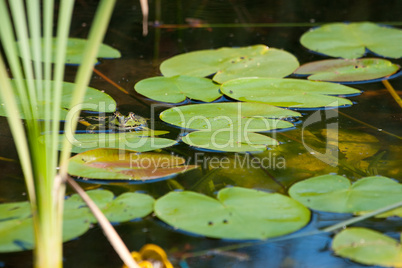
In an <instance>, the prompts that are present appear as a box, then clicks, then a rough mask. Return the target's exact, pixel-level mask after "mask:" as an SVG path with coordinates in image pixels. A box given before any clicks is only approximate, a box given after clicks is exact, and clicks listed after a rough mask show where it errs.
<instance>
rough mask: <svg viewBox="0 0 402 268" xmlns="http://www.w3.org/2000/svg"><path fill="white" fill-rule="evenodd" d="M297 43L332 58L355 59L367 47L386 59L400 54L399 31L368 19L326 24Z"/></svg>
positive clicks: (400, 38) (400, 35)
mask: <svg viewBox="0 0 402 268" xmlns="http://www.w3.org/2000/svg"><path fill="white" fill-rule="evenodd" d="M300 42H301V43H302V45H303V46H305V47H307V48H308V49H311V50H313V51H316V52H318V53H321V54H325V55H328V56H332V57H341V58H346V59H356V58H360V57H362V56H363V55H364V54H365V53H366V49H369V50H370V51H372V52H374V53H375V54H377V55H381V56H384V57H388V58H400V57H402V48H401V46H400V45H399V44H401V43H402V30H400V29H397V28H392V27H388V26H383V25H378V24H375V23H371V22H357V23H329V24H325V25H323V26H321V27H317V28H313V29H311V30H310V31H308V32H306V33H305V34H303V35H302V37H301V38H300Z"/></svg>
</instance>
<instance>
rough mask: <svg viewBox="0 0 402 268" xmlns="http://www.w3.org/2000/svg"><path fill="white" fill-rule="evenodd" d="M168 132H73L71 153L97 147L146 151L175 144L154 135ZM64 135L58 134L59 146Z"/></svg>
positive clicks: (173, 141)
mask: <svg viewBox="0 0 402 268" xmlns="http://www.w3.org/2000/svg"><path fill="white" fill-rule="evenodd" d="M166 133H169V132H168V131H161V130H143V131H135V132H119V133H94V134H75V135H74V137H73V138H72V139H71V140H70V142H71V143H72V145H73V147H72V152H73V153H82V152H85V151H88V150H92V149H97V148H119V149H128V150H135V151H137V152H147V151H152V150H156V149H161V148H166V147H170V146H173V145H175V144H176V143H177V142H176V141H175V140H171V139H166V138H159V137H154V136H156V135H163V134H166ZM63 138H64V135H60V138H59V148H60V149H61V146H62V144H63Z"/></svg>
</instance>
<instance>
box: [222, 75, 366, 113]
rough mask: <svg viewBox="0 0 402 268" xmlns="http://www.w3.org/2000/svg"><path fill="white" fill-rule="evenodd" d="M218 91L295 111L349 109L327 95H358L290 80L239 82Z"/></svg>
mask: <svg viewBox="0 0 402 268" xmlns="http://www.w3.org/2000/svg"><path fill="white" fill-rule="evenodd" d="M221 91H222V93H224V94H225V95H226V96H228V97H230V98H233V99H236V100H240V101H248V102H261V103H267V104H271V105H275V106H281V107H295V108H318V107H338V106H344V105H352V102H351V101H349V100H347V99H344V98H339V97H334V96H327V95H344V94H357V93H360V91H359V90H356V89H354V88H351V87H347V86H344V85H339V84H335V83H329V82H316V81H306V80H301V79H290V78H285V79H275V78H239V79H234V80H231V81H228V82H226V83H224V84H222V86H221Z"/></svg>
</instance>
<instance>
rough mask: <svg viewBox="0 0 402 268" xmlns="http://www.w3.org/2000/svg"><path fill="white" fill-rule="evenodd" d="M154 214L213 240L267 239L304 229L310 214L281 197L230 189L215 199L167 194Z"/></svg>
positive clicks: (299, 205)
mask: <svg viewBox="0 0 402 268" xmlns="http://www.w3.org/2000/svg"><path fill="white" fill-rule="evenodd" d="M154 209H155V214H156V216H158V218H160V219H161V220H163V221H164V222H166V223H168V224H169V225H171V226H173V227H174V228H175V229H180V230H183V231H187V232H192V233H196V234H200V235H205V236H208V237H214V238H227V239H267V238H270V237H275V236H280V235H285V234H289V233H291V232H294V231H296V230H299V229H300V228H302V227H303V226H305V225H306V224H307V223H308V222H309V220H310V211H309V210H308V209H307V208H305V207H304V206H303V205H301V204H300V203H298V202H296V201H294V200H292V199H290V198H288V197H286V196H283V195H281V194H271V193H265V192H261V191H257V190H252V189H247V188H241V187H230V188H225V189H222V190H220V191H219V192H218V196H217V199H215V198H212V197H208V196H205V195H202V194H198V193H195V192H190V191H183V192H170V193H168V194H166V195H165V196H163V197H161V198H159V199H158V200H157V201H156V203H155V207H154Z"/></svg>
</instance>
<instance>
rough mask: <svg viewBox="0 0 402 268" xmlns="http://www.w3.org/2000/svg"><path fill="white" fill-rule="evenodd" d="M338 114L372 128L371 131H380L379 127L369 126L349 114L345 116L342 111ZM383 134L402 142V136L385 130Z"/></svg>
mask: <svg viewBox="0 0 402 268" xmlns="http://www.w3.org/2000/svg"><path fill="white" fill-rule="evenodd" d="M338 113H339V114H341V115H343V116H344V117H347V118H349V119H351V120H353V121H355V122H357V123H359V124H362V125H363V126H366V127H369V128H371V129H374V130H377V131H378V130H379V129H378V127H375V126H372V125H370V124H367V123H366V122H363V121H361V120H359V119H356V118H354V117H352V116H350V115H347V114H345V113H342V112H341V111H338ZM381 133H384V134H387V135H389V136H391V137H394V138H397V139H400V140H402V137H400V136H398V135H395V134H393V133H391V132H388V131H385V130H381Z"/></svg>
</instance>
